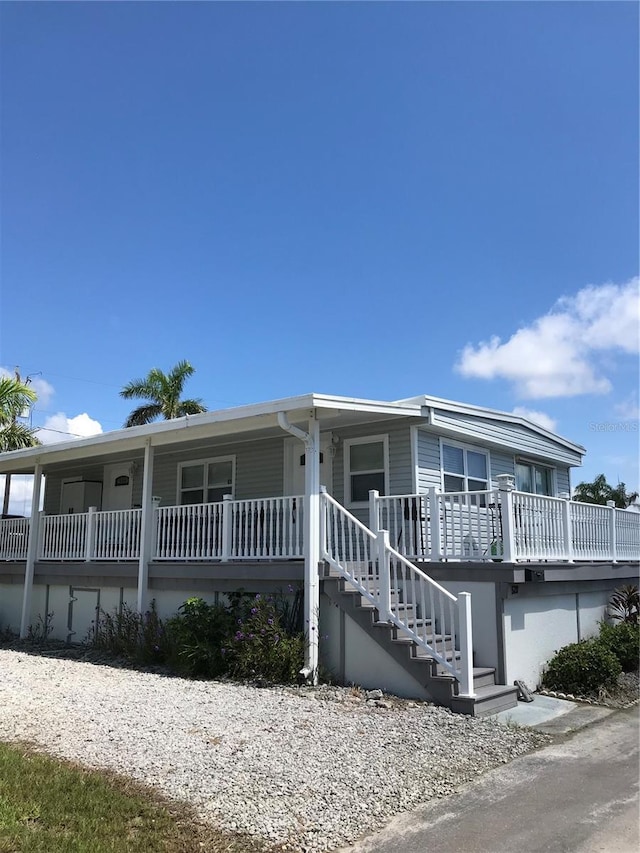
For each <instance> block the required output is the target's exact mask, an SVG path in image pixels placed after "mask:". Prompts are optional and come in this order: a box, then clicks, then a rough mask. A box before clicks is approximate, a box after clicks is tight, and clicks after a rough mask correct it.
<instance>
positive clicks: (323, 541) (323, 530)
mask: <svg viewBox="0 0 640 853" xmlns="http://www.w3.org/2000/svg"><path fill="white" fill-rule="evenodd" d="M326 494H327V487H326V486H320V559H321V560H324V559H325V558H326V555H327V502H326V500H325V495H326Z"/></svg>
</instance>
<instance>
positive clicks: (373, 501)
mask: <svg viewBox="0 0 640 853" xmlns="http://www.w3.org/2000/svg"><path fill="white" fill-rule="evenodd" d="M379 497H380V492H378V491H377V490H376V489H371V490H370V492H369V530H371V531H372V532H373V533H377V532H378V531H379V530H380V509H379V507H380V504H379V503H378V498H379Z"/></svg>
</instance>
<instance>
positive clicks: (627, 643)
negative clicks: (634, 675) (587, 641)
mask: <svg viewBox="0 0 640 853" xmlns="http://www.w3.org/2000/svg"><path fill="white" fill-rule="evenodd" d="M598 641H599V642H600V643H601V645H603V646H605V648H607V649H609V651H610V652H613V654H614V655H615V656H616V657H617V658H618V660H619V661H620V665H621V666H622V669H623V670H624V671H625V672H632V671H633V670H636V669H637V668H638V655H639V653H640V625H638V624H633V623H631V622H618V623H617V624H616V625H609V624H608V623H607V622H601V623H600V636H599V638H598Z"/></svg>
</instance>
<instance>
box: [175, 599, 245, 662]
mask: <svg viewBox="0 0 640 853" xmlns="http://www.w3.org/2000/svg"><path fill="white" fill-rule="evenodd" d="M233 626H234V619H233V613H232V612H231V611H230V610H229V608H227V607H224V606H223V605H221V604H207V602H206V601H204V599H202V598H188V599H187V600H186V601H185V602H184V604H183V605H182V606H181V607H180V608H179V610H178V615H177V616H174V617H172V618H171V619H169V620H168V622H167V632H168V634H169V637H170V639H171V646H172V649H173V651H172V654H171V661H170V663H171V665H172V667H173V668H175V669H176V670H177V671H178V672H180V673H182V674H183V675H187V676H189V677H190V678H214V677H215V676H217V675H222V674H223V673H224V672H225V671H226V669H227V663H226V661H225V658H224V652H223V651H222V650H223V648H224V647H225V642H226V640H227V638H228V637H229V636H230V634H231V633H232V630H233Z"/></svg>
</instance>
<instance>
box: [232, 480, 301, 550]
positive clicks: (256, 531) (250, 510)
mask: <svg viewBox="0 0 640 853" xmlns="http://www.w3.org/2000/svg"><path fill="white" fill-rule="evenodd" d="M228 503H229V505H230V508H231V512H232V515H231V525H230V527H231V532H230V547H229V557H230V558H231V559H233V560H237V559H251V560H262V559H270V560H272V559H274V558H276V559H277V558H285V559H292V558H302V557H303V556H304V539H303V530H304V497H302V496H300V495H296V496H294V497H282V498H256V499H253V500H244V501H228Z"/></svg>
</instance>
